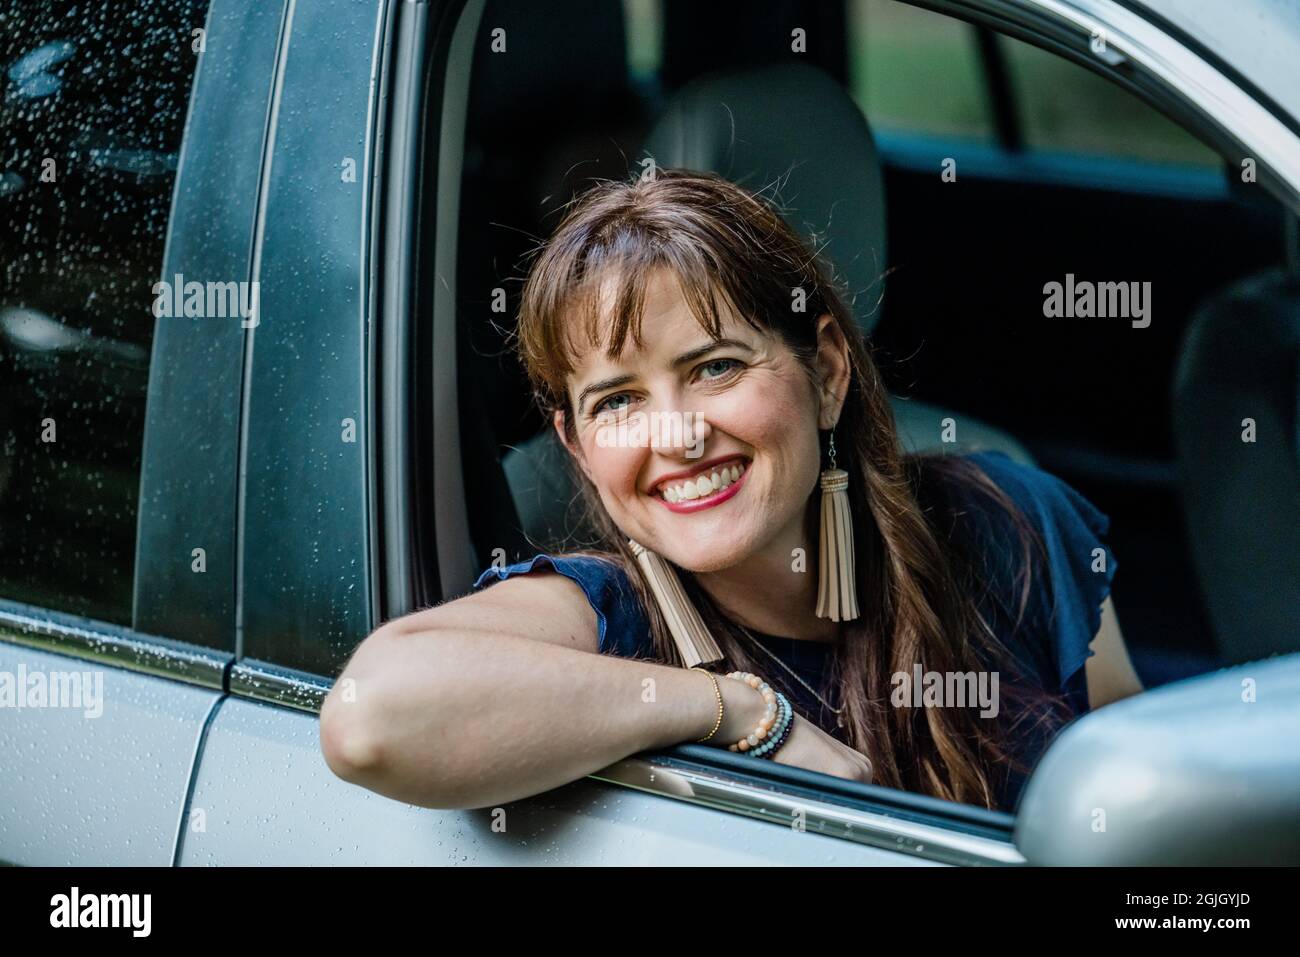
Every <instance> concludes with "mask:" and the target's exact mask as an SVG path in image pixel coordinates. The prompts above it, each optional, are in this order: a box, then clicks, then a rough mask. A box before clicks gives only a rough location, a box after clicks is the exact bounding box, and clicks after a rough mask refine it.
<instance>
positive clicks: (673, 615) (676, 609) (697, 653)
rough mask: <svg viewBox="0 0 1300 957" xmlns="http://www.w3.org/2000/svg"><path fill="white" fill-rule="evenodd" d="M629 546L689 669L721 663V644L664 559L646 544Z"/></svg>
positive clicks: (631, 541)
mask: <svg viewBox="0 0 1300 957" xmlns="http://www.w3.org/2000/svg"><path fill="white" fill-rule="evenodd" d="M627 543H628V546H629V547H630V548H631V549H632V554H633V555H635V556H636V562H637V564H638V565H640V566H641V571H642V572H644V573H645V578H646V582H647V583H649V585H650V592H651V593H652V594H653V595H654V597H655V602H656V604H658V605H659V610H660V611H661V612H663V616H664V620H665V622H666V623H667V625H668V631H669V633H671V634H672V636H673V641H674V642H675V643H676V644H677V651H678V652H679V653H680V654H681V656H682V661H683V663H684V664H685V666H686V667H687V668H694V667H695V666H696V665H711V664H716V663H717V662H719V661H722V651H721V649H719V648H718V643H717V642H716V641H714V640H713V635H711V634H709V629H708V627H707V626H706V625H705V624H704V619H702V618H701V617H700V613H699V612H698V611H696V610H695V606H694V605H692V604H691V600H690V598H688V597H687V596H686V590H685V589H683V588H682V583H681V580H680V579H679V578H678V577H677V573H676V572H675V571H673V569H672V566H670V565H669V564H668V563H667V562H666V561H664V559H663V558H662V556H660V555H657V554H655V553H654V552H652V551H650V550H649V549H648V548H646V547H645V546H644V545H640V544H638V543H637V542H634V541H633V540H632V539H630V538H629V539H628V541H627Z"/></svg>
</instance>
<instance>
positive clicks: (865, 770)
mask: <svg viewBox="0 0 1300 957" xmlns="http://www.w3.org/2000/svg"><path fill="white" fill-rule="evenodd" d="M793 720H794V726H793V727H792V728H791V729H790V736H789V737H788V738H786V739H785V744H783V745H781V747H779V748H778V749H777V751H776V754H775V755H773V757H772V761H773V762H775V763H776V764H789V765H792V766H793V767H796V768H804V769H805V770H808V771H820V772H821V773H822V774H830V775H833V776H835V777H837V778H848V779H849V780H850V781H860V782H862V783H863V784H870V783H871V760H870V759H869V758H868V757H867V756H866V755H864V754H862V753H861V752H859V751H855V750H853V748H850V747H849V746H848V745H847V744H842V743H840V742H839V741H837V740H835V738H833V737H831V736H830V735H829V734H827V733H826V732H825V731H823V730H822V729H821V728H819V727H817V725H815V724H813V723H812V722H811V721H809V720H808V719H807V718H805V717H804V716H803V715H800V714H796V715H795V716H794V719H793Z"/></svg>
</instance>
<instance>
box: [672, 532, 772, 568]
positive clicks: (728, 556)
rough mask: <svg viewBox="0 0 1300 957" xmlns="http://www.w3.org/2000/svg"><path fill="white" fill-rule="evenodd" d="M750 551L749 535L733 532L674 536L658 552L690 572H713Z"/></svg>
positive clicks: (730, 565)
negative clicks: (669, 542)
mask: <svg viewBox="0 0 1300 957" xmlns="http://www.w3.org/2000/svg"><path fill="white" fill-rule="evenodd" d="M751 551H752V549H751V548H750V547H749V538H748V536H737V535H735V534H734V532H733V533H728V534H725V535H723V534H719V535H701V536H699V537H698V538H697V537H694V536H676V537H674V538H673V540H672V544H671V545H670V546H669V547H668V548H666V549H665V550H664V551H663V552H662V553H661V554H663V555H664V557H666V558H668V559H669V560H670V561H671V562H672V563H673V564H674V565H677V566H679V567H681V568H684V569H686V570H687V571H689V572H716V571H721V570H722V569H724V568H731V567H732V566H734V565H739V564H740V563H741V562H743V561H744V560H745V559H746V558H748V557H749V555H750V553H751Z"/></svg>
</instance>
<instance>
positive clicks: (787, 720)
mask: <svg viewBox="0 0 1300 957" xmlns="http://www.w3.org/2000/svg"><path fill="white" fill-rule="evenodd" d="M776 697H777V699H778V700H779V701H780V702H781V706H782V709H783V714H782V716H781V718H780V719H779V720H778V721H777V723H776V725H775V726H774V727H773V728H772V731H771V733H770V734H769V735H768V736H767V740H766V741H764V742H763V743H762V744H760V745H759V746H758V747H757V748H755V749H754V750H753V751H750V752H749V753H750V754H752V755H753V756H754V757H756V758H769V759H770V758H771V757H772V755H774V754H776V752H777V750H778V749H779V748H780V747H781V745H783V744H785V739H786V738H788V737H789V736H790V729H791V728H793V727H794V707H793V706H792V705H791V704H790V701H789V699H788V698H786V696H785V695H783V694H782V693H781V692H779V691H778V692H777V693H776Z"/></svg>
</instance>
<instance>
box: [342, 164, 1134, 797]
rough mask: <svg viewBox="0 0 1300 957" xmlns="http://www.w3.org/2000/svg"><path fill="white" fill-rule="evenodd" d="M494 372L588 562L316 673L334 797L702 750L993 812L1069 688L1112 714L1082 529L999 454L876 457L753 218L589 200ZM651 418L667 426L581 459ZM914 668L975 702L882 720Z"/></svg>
mask: <svg viewBox="0 0 1300 957" xmlns="http://www.w3.org/2000/svg"><path fill="white" fill-rule="evenodd" d="M518 345H519V352H520V355H521V358H522V360H523V362H524V364H525V366H526V368H527V371H528V374H529V377H530V379H531V382H532V384H533V388H534V390H535V393H536V396H537V398H538V400H539V402H540V403H541V404H542V406H543V408H544V409H545V410H546V411H547V412H548V414H549V415H550V417H551V420H552V422H553V425H554V428H555V430H556V433H557V434H558V436H559V437H560V439H561V441H562V442H563V444H564V447H565V448H566V449H567V450H568V453H569V457H570V459H571V462H572V464H573V465H574V466H575V468H576V469H577V472H578V473H579V474H578V478H579V480H580V484H581V487H582V489H583V494H584V497H585V501H586V504H587V508H588V511H589V513H590V516H589V521H590V523H591V525H592V527H594V528H595V529H597V531H598V533H599V542H598V543H597V547H596V548H595V549H594V550H590V551H587V552H583V553H570V554H565V555H551V554H539V555H537V556H535V557H534V558H533V559H532V560H530V561H527V562H521V563H518V564H516V565H512V566H508V567H501V566H494V567H491V568H488V569H487V570H486V571H485V572H484V573H483V575H482V576H480V578H479V579H478V581H477V582H476V586H475V591H474V593H472V594H471V595H469V596H466V597H464V598H461V599H459V600H456V601H453V602H449V603H447V604H444V605H441V606H438V607H437V608H433V609H428V610H425V611H422V612H418V613H416V614H414V615H410V616H407V617H406V618H402V619H398V620H397V621H395V622H391V623H389V624H388V625H386V626H384V628H382V629H380V631H379V632H377V633H376V634H375V635H373V636H372V637H371V638H369V639H367V641H366V642H364V643H363V644H362V646H361V647H360V649H359V650H358V652H357V653H356V655H355V656H354V658H353V660H352V662H350V663H349V665H348V667H347V669H346V670H345V671H344V674H343V678H349V677H351V678H355V679H357V680H358V682H361V683H365V684H368V685H369V686H370V687H371V688H372V689H374V690H372V691H371V693H370V694H368V695H367V696H366V701H367V702H368V703H367V704H366V706H365V707H358V706H357V705H356V704H355V703H353V704H349V703H348V702H346V701H339V700H337V697H338V696H337V694H336V693H333V692H332V693H331V695H330V697H329V698H328V699H327V700H326V703H325V708H324V709H323V710H322V735H323V738H324V741H325V747H326V756H327V758H328V759H329V760H330V763H331V766H332V767H334V768H335V770H336V771H337V772H338V773H340V774H342V775H344V776H345V777H348V778H349V779H350V780H354V781H357V782H358V783H362V784H365V785H366V786H368V787H372V788H374V789H376V790H380V791H382V792H384V793H388V794H391V795H393V796H399V797H402V798H403V799H406V800H412V801H416V802H418V803H428V804H431V805H433V806H480V805H481V804H485V803H488V802H490V801H493V800H502V799H508V798H512V797H521V796H524V795H528V794H533V793H537V792H539V791H542V790H545V789H547V788H548V787H552V786H555V785H558V784H560V783H564V782H566V781H570V780H573V779H575V778H577V777H579V776H581V775H582V774H585V773H589V772H591V771H594V770H598V769H599V768H601V767H604V766H606V765H608V764H609V763H612V761H614V760H617V759H618V758H621V757H625V756H627V755H629V754H632V753H635V752H636V751H639V750H644V749H647V748H651V747H656V746H667V745H671V744H676V743H679V742H686V741H703V742H706V743H709V744H712V745H716V746H720V747H730V748H731V749H732V750H735V751H742V752H748V753H750V754H754V755H756V756H758V757H762V758H767V759H771V760H774V761H777V762H780V763H786V764H791V765H796V766H799V767H802V768H807V769H810V770H813V771H820V772H823V773H828V774H833V775H837V776H841V777H847V778H852V779H855V780H859V781H866V782H871V783H876V784H882V785H886V786H890V787H896V788H905V789H908V790H913V791H919V792H922V793H925V794H930V795H933V796H937V797H941V798H947V799H951V800H956V801H962V802H968V803H975V804H980V805H983V806H986V807H996V808H1010V807H1012V806H1013V805H1014V802H1015V799H1016V796H1017V794H1018V791H1019V787H1020V785H1021V784H1022V783H1023V776H1024V773H1025V772H1026V771H1027V769H1028V768H1029V766H1030V765H1031V764H1032V762H1033V760H1035V759H1036V757H1037V755H1038V754H1039V753H1040V752H1041V750H1042V748H1044V747H1045V746H1046V744H1047V743H1048V741H1049V740H1050V734H1051V732H1052V731H1053V730H1054V729H1055V728H1057V727H1059V725H1060V724H1061V722H1063V721H1064V720H1068V718H1069V717H1070V716H1072V715H1073V714H1076V713H1078V712H1079V711H1082V710H1086V709H1087V708H1088V706H1089V688H1088V685H1087V682H1100V683H1102V684H1104V685H1105V686H1106V687H1107V689H1108V690H1107V699H1106V700H1113V698H1115V697H1121V696H1123V695H1124V694H1129V693H1133V692H1135V691H1138V690H1141V689H1140V686H1139V685H1138V684H1137V682H1136V679H1135V678H1134V677H1133V676H1132V672H1131V669H1129V668H1127V657H1126V655H1125V654H1124V649H1123V642H1122V639H1121V638H1120V637H1119V632H1118V625H1117V623H1116V622H1115V621H1114V616H1113V612H1111V613H1109V614H1108V616H1107V622H1108V626H1109V629H1110V632H1108V633H1113V634H1111V637H1110V638H1108V639H1107V642H1106V648H1107V649H1108V650H1107V653H1106V658H1105V661H1104V662H1102V661H1098V662H1095V663H1091V664H1089V665H1088V668H1087V669H1086V671H1085V668H1084V665H1085V662H1086V661H1087V659H1088V658H1089V655H1090V654H1091V652H1090V650H1089V647H1088V645H1089V642H1090V641H1092V640H1093V638H1094V636H1097V635H1099V634H1100V633H1101V631H1102V630H1103V628H1102V609H1103V605H1105V606H1106V607H1107V608H1109V599H1108V597H1107V596H1108V593H1109V589H1110V582H1111V579H1112V578H1113V575H1114V571H1115V567H1116V566H1115V562H1114V559H1113V557H1112V556H1110V554H1109V551H1108V549H1106V547H1105V546H1104V544H1103V543H1102V541H1101V536H1103V535H1104V534H1105V532H1106V530H1107V525H1108V521H1107V519H1106V517H1105V516H1104V515H1102V514H1101V513H1100V512H1098V511H1097V510H1096V509H1095V508H1093V506H1092V505H1091V504H1090V503H1089V502H1087V501H1086V500H1084V499H1083V498H1082V497H1081V496H1079V495H1078V493H1077V492H1075V491H1074V490H1073V489H1071V488H1069V487H1068V486H1066V485H1065V484H1064V483H1062V482H1060V481H1059V480H1057V479H1055V478H1054V477H1052V476H1049V475H1047V474H1046V473H1044V472H1041V471H1040V470H1038V469H1035V468H1032V467H1029V466H1024V465H1018V464H1015V463H1013V462H1012V461H1011V460H1010V459H1008V458H1007V457H1006V456H1004V455H1001V454H996V453H982V454H974V455H967V456H942V455H931V456H925V455H910V456H905V455H903V454H902V451H901V448H900V444H899V439H898V435H897V433H896V431H895V428H894V422H893V417H892V413H891V410H890V404H889V399H888V396H887V393H886V391H885V388H884V385H883V383H882V381H881V378H880V376H879V374H878V372H877V369H876V366H875V364H874V362H873V360H872V358H871V355H870V351H869V349H868V346H867V344H866V341H865V339H864V338H863V336H862V334H861V332H860V331H859V330H858V329H857V327H856V326H855V324H854V322H853V319H852V317H851V313H850V311H849V310H848V308H847V307H846V305H845V297H844V296H843V295H842V293H841V292H840V291H839V290H838V289H837V288H836V286H835V284H834V283H833V282H832V281H831V279H830V278H829V273H828V271H827V269H826V267H825V265H824V264H823V263H822V262H821V261H820V260H819V258H818V256H817V255H816V254H815V252H814V251H813V250H812V249H809V248H808V247H807V245H806V244H805V243H804V242H803V241H802V240H801V239H800V238H799V237H798V235H797V234H796V233H794V232H793V230H792V229H791V228H790V226H789V225H788V224H787V223H786V222H785V220H784V219H783V218H782V217H781V216H780V215H779V214H778V213H777V212H776V210H775V209H774V208H773V207H772V206H771V205H770V204H769V203H768V202H766V201H765V200H763V199H762V198H760V196H759V195H756V194H754V193H751V192H749V191H747V190H744V189H742V188H740V187H738V186H735V185H734V184H731V183H729V182H727V181H726V180H725V179H722V178H721V177H718V176H716V175H713V174H709V173H696V172H692V171H687V170H676V169H665V170H660V171H658V172H657V173H656V175H655V176H654V177H652V178H642V179H637V180H633V181H629V182H625V183H619V182H603V183H599V184H597V185H596V186H595V187H594V188H592V189H591V190H589V191H588V192H587V193H585V194H584V195H582V196H581V197H579V198H578V199H577V200H575V202H574V203H573V204H572V206H571V208H570V209H569V211H568V213H567V215H566V216H565V218H564V220H563V221H562V222H561V223H560V225H559V227H558V228H557V230H556V232H555V234H554V235H553V236H552V238H551V239H550V241H549V242H548V243H546V244H545V246H544V247H542V248H541V249H540V250H539V256H538V258H537V259H536V261H535V262H534V264H533V266H532V268H531V271H530V274H529V278H528V282H527V284H526V286H525V289H524V294H523V302H522V305H521V310H520V318H519V329H518ZM654 417H657V418H659V419H663V418H667V419H669V420H673V419H680V421H681V422H682V423H684V424H685V423H689V427H688V428H682V429H679V430H678V431H677V433H676V434H674V433H673V432H672V430H668V434H669V439H668V440H667V441H660V442H657V443H655V442H650V441H647V440H645V437H646V435H647V434H648V432H647V430H645V429H641V430H633V429H626V428H625V429H624V430H623V431H622V432H621V433H620V432H617V431H616V432H615V434H614V435H613V437H611V435H610V430H611V429H612V428H615V429H616V428H617V427H619V426H627V425H628V424H629V423H630V422H633V421H636V420H649V419H651V418H654ZM633 435H635V436H636V438H637V441H632V440H631V439H629V438H628V437H629V436H633ZM837 439H838V444H837ZM827 476H830V477H831V478H830V479H829V480H828V479H827ZM819 486H820V488H821V492H820V493H819ZM834 496H843V499H842V500H840V499H835V498H834ZM836 518H838V521H836ZM819 519H820V520H819ZM495 582H501V584H497V585H495V586H494V587H492V588H487V587H485V586H487V585H488V584H490V583H495ZM828 592H829V593H832V594H834V593H836V592H838V593H839V594H840V597H841V600H840V601H829V602H828V601H827V600H826V595H827V594H828ZM847 596H852V598H853V600H847ZM819 599H820V600H819ZM485 634H486V635H490V636H492V638H493V643H492V644H491V645H490V649H491V653H485V652H486V651H487V649H488V647H489V646H485V645H484V644H483V636H484V635H485ZM520 639H535V640H534V641H526V640H520ZM557 645H558V646H562V647H561V648H556V647H553V646H557ZM574 650H577V651H585V652H599V653H603V654H601V655H600V656H593V655H585V656H583V660H581V661H579V660H576V659H573V658H572V657H571V655H572V652H573V651H574ZM1098 651H1099V652H1100V651H1101V648H1100V647H1099V648H1098ZM1099 657H1100V656H1099ZM615 658H617V659H626V660H623V661H617V662H616V661H613V660H611V659H615ZM696 662H700V663H701V665H700V666H699V667H697V668H696V669H695V670H700V671H705V672H710V671H712V670H718V671H719V672H726V673H727V675H726V677H727V678H730V679H735V680H726V678H724V680H722V681H719V680H718V679H717V677H715V676H714V675H713V674H711V673H708V674H705V675H703V676H696V675H694V674H693V673H691V672H690V671H687V670H684V669H683V666H684V665H692V664H695V663H696ZM722 666H725V667H722ZM918 670H919V671H920V672H922V673H924V674H926V675H937V676H938V680H937V681H936V686H937V687H938V688H939V689H940V690H941V689H942V688H944V687H952V688H964V687H988V688H996V689H998V690H997V694H998V696H999V699H1000V700H999V701H998V702H996V703H991V702H989V701H987V700H983V699H984V698H986V697H987V696H986V695H985V696H980V695H972V696H970V700H966V696H964V695H963V696H962V700H960V701H958V700H953V701H948V700H943V697H942V694H940V695H939V699H938V700H934V699H932V696H930V695H929V693H928V692H927V693H926V695H924V696H923V697H922V700H921V701H920V702H918V701H916V700H915V699H914V696H906V695H905V696H898V695H893V694H891V692H892V691H893V689H894V686H895V684H896V682H895V681H894V680H893V676H897V675H899V674H903V675H912V674H914V673H915V672H917V671H918ZM760 675H761V676H762V677H759V676H760ZM706 679H707V680H706ZM340 685H346V683H345V682H343V681H340V682H339V683H338V684H337V685H336V688H338V687H339V686H340ZM1093 703H1094V704H1096V703H1098V700H1097V699H1096V696H1094V700H1093ZM435 729H436V738H437V740H438V747H437V748H436V749H435V748H433V747H432V746H431V745H430V744H429V741H430V735H431V734H432V733H434V732H435ZM435 750H436V753H435Z"/></svg>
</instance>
